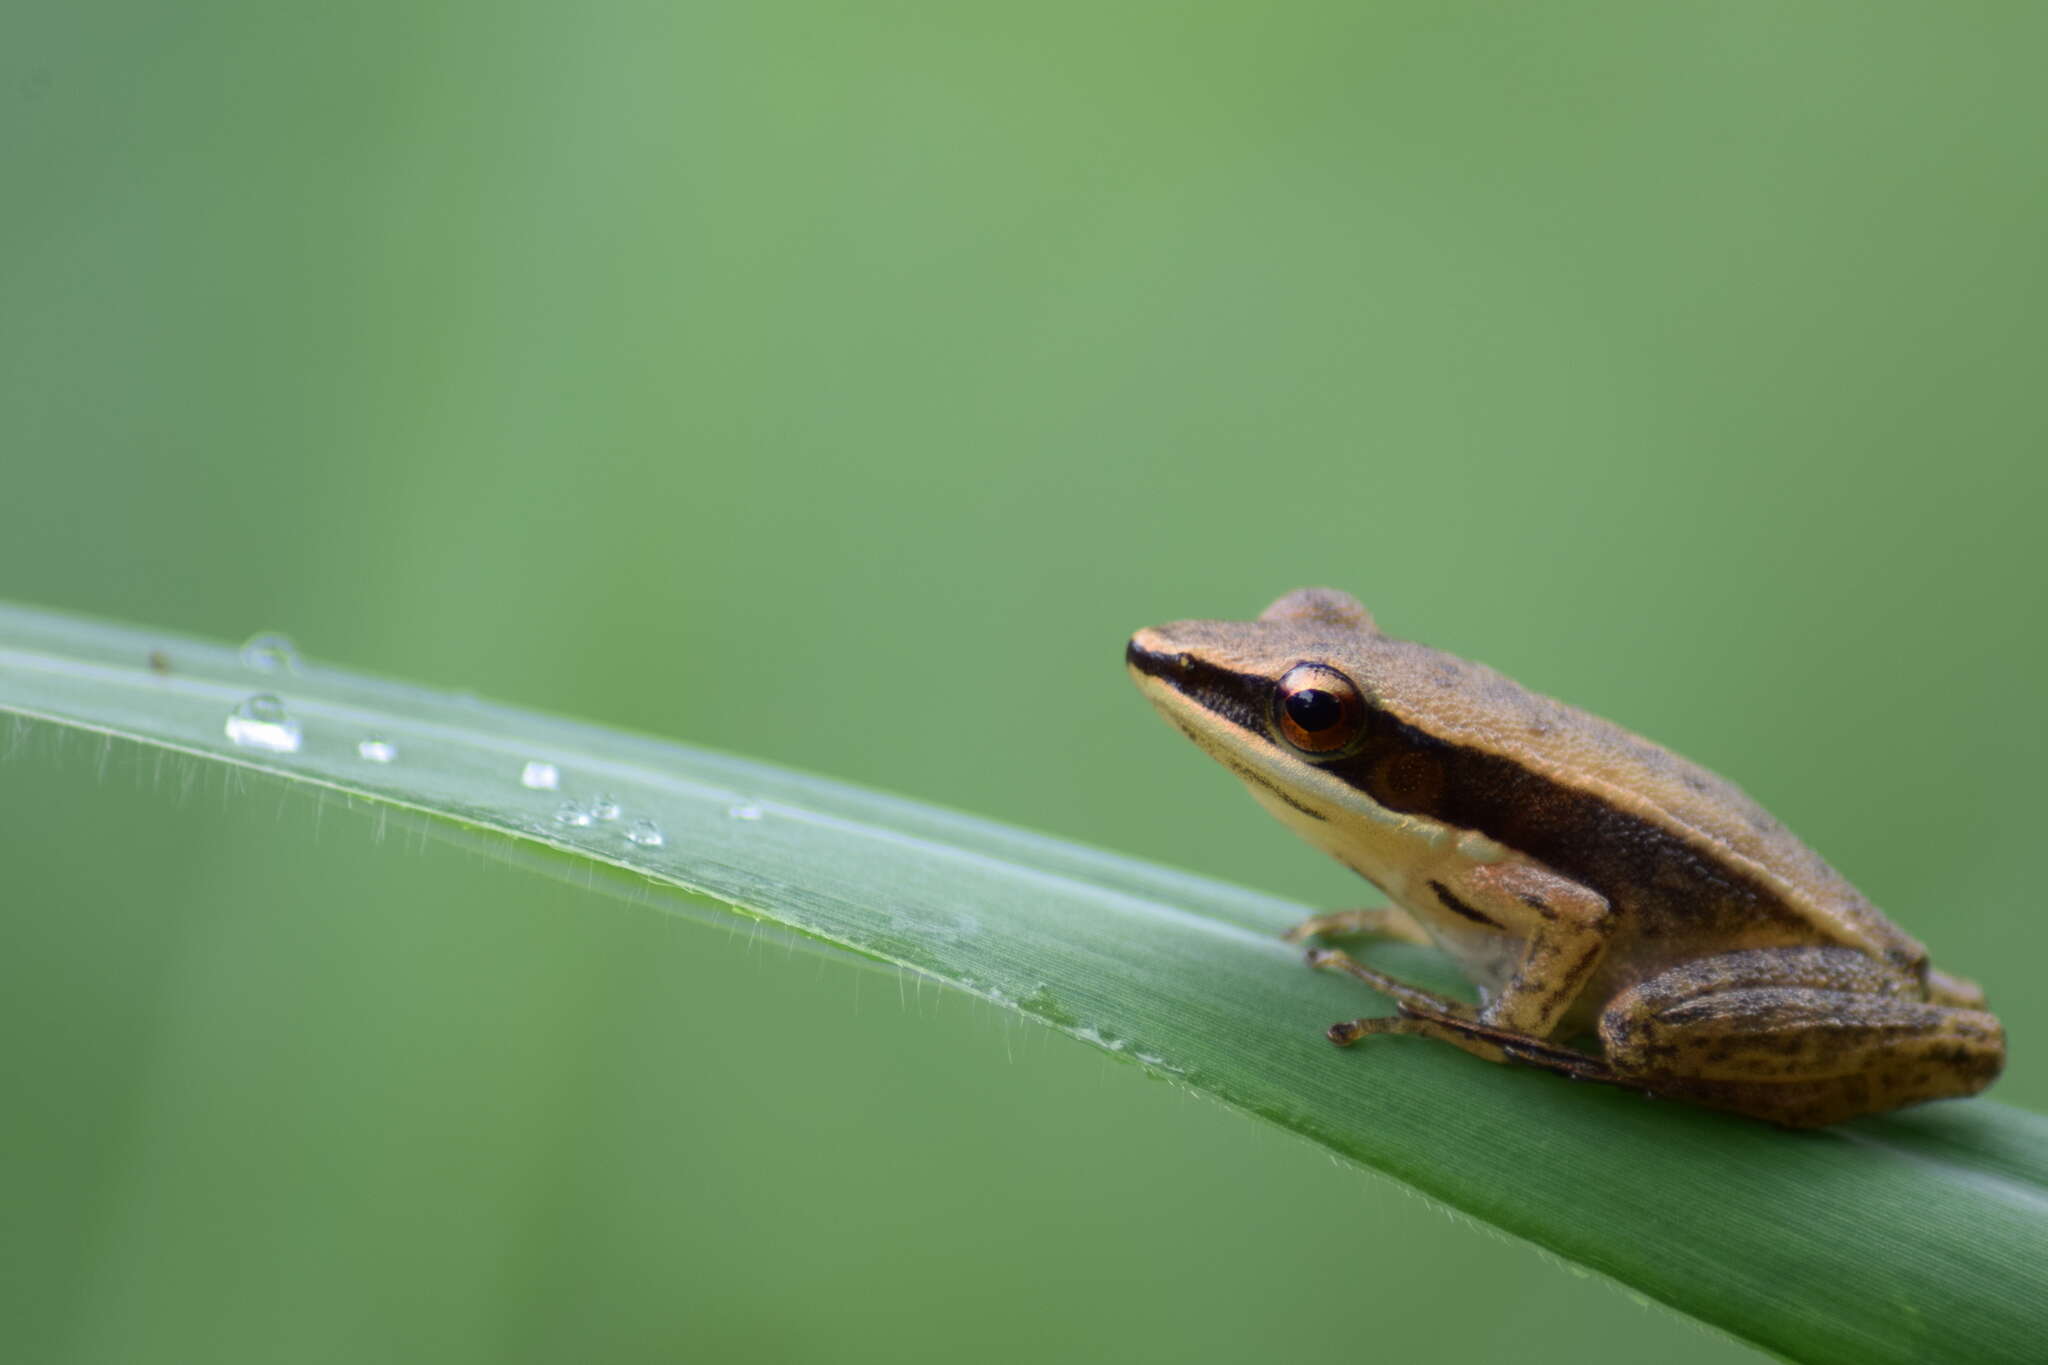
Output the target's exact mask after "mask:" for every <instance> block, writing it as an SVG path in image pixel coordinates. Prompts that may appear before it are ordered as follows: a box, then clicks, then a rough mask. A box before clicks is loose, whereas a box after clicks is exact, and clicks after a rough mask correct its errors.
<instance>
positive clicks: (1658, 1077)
mask: <svg viewBox="0 0 2048 1365" xmlns="http://www.w3.org/2000/svg"><path fill="white" fill-rule="evenodd" d="M1923 994H1925V992H1924V990H1923V988H1922V987H1920V986H1919V984H1918V983H1917V982H1914V981H1911V980H1909V979H1906V978H1902V977H1900V976H1899V975H1897V974H1895V973H1893V972H1891V971H1889V970H1887V969H1886V968H1885V967H1884V966H1883V965H1881V964H1880V963H1878V962H1877V961H1875V960H1873V959H1871V958H1869V957H1866V956H1864V955H1863V954H1861V953H1858V952H1855V951H1853V950H1851V949H1847V948H1759V949H1751V950H1748V951H1744V952H1735V953H1722V954H1719V955H1717V956H1714V957H1709V958H1701V959H1698V960H1696V961H1693V962H1688V963H1684V964H1682V965H1680V966H1677V967H1673V968H1671V969H1669V970H1668V971H1665V972H1662V973H1660V974H1659V975H1657V976H1654V977H1651V978H1650V979H1649V980H1647V981H1644V982H1642V983H1640V984H1639V985H1636V986H1634V987H1632V988H1630V989H1629V990H1626V991H1624V992H1622V993H1621V994H1620V995H1618V996H1616V997H1615V998H1614V999H1613V1000H1612V1001H1611V1002H1610V1003H1609V1004H1608V1006H1607V1009H1606V1010H1605V1012H1604V1013H1603V1014H1602V1015H1601V1018H1600V1039H1601V1042H1602V1044H1603V1047H1604V1050H1605V1052H1606V1060H1607V1063H1608V1065H1609V1067H1611V1068H1612V1070H1613V1073H1614V1079H1615V1080H1616V1081H1618V1082H1619V1083H1620V1084H1622V1085H1627V1086H1631V1087H1634V1088H1637V1089H1641V1090H1647V1091H1649V1092H1650V1093H1652V1094H1656V1095H1668V1096H1671V1097H1673V1098H1676V1099H1683V1100H1688V1101H1691V1102H1692V1103H1694V1104H1704V1105H1708V1106H1711V1107H1713V1108H1716V1109H1730V1110H1734V1111H1735V1112H1737V1113H1742V1114H1748V1115H1750V1116H1751V1117H1754V1118H1760V1119H1766V1120H1769V1121H1770V1122H1772V1123H1779V1124H1783V1125H1785V1126H1787V1127H1791V1128H1816V1127H1820V1126H1821V1125H1823V1124H1829V1123H1839V1122H1841V1121H1842V1120H1843V1119H1849V1118H1854V1117H1856V1116H1857V1115H1859V1114H1874V1113H1882V1112H1884V1111H1885V1110H1888V1109H1896V1108H1899V1107H1900V1106H1902V1105H1907V1104H1918V1103H1920V1102H1921V1101H1923V1100H1936V1099H1947V1098H1951V1097H1953V1096H1957V1095H1973V1094H1975V1093H1976V1092H1977V1091H1979V1090H1982V1089H1983V1088H1984V1087H1985V1086H1987V1085H1989V1084H1991V1082H1992V1081H1993V1080H1995V1079H1996V1078H1997V1076H1998V1073H1999V1071H2000V1070H2001V1069H2002V1068H2003V1067H2004V1065H2005V1032H2004V1030H2003V1029H2002V1028H2001V1027H2000V1025H1999V1022H1998V1020H1997V1019H1996V1018H1995V1017H1994V1016H1992V1015H1990V1014H1987V1013H1985V1012H1984V1011H1983V1010H1978V1009H1971V1008H1968V1007H1966V1006H1960V1005H1951V1004H1944V1003H1938V1002H1936V1001H1931V1000H1927V999H1923V998H1921V997H1922V996H1923Z"/></svg>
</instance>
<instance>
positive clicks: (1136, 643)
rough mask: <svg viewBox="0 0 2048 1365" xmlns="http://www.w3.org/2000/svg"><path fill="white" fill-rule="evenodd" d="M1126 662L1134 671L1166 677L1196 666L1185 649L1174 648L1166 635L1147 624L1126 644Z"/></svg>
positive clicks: (1152, 676) (1149, 676)
mask: <svg viewBox="0 0 2048 1365" xmlns="http://www.w3.org/2000/svg"><path fill="white" fill-rule="evenodd" d="M1124 664H1125V665H1126V666H1127V667H1128V668H1129V669H1130V670H1131V671H1132V672H1133V673H1139V674H1143V675H1144V676H1145V677H1148V678H1165V677H1170V676H1174V675H1176V674H1184V673H1187V672H1188V671H1190V670H1191V669H1193V668H1194V666H1195V661H1194V657H1193V656H1192V655H1190V654H1188V653H1187V652H1186V651H1185V650H1180V649H1176V648H1174V645H1173V641H1172V640H1171V639H1169V638H1168V637H1167V636H1166V635H1164V634H1162V633H1161V632H1159V631H1157V630H1155V629H1153V628H1152V627H1150V626H1147V627H1146V628H1145V629H1143V630H1141V631H1139V632H1138V633H1137V634H1136V635H1133V636H1132V637H1131V642H1130V643H1129V644H1127V645H1125V646H1124Z"/></svg>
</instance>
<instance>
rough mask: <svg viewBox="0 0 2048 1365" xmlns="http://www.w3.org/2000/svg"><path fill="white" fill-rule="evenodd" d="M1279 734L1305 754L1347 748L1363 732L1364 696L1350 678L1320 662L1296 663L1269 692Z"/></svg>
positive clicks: (1328, 752)
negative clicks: (1277, 686) (1276, 687)
mask: <svg viewBox="0 0 2048 1365" xmlns="http://www.w3.org/2000/svg"><path fill="white" fill-rule="evenodd" d="M1273 717H1274V721H1275V723H1276V724H1277V725H1278V726H1279V729H1280V734H1281V737H1282V738H1284V739H1285V740H1286V741H1287V742H1288V743H1289V744H1292V745H1293V746H1294V747H1295V748H1297V749H1299V750H1301V751H1302V752H1303V753H1306V754H1319V755H1328V754H1334V753H1337V752H1339V751H1340V750H1343V749H1348V748H1350V747H1351V746H1352V745H1353V744H1355V743H1357V742H1358V740H1359V739H1360V737H1361V736H1363V735H1364V734H1365V723H1366V717H1367V713H1366V709H1365V698H1364V697H1363V696H1362V695H1360V693H1359V691H1358V688H1357V687H1356V686H1355V685H1354V684H1353V683H1352V681H1351V679H1349V678H1347V677H1345V676H1344V675H1343V674H1342V673H1339V672H1338V671H1337V670H1336V669H1334V668H1327V667H1325V666H1324V665H1322V664H1296V665H1295V666H1294V667H1292V668H1290V669H1288V670H1287V675H1286V676H1285V677H1283V678H1281V679H1280V687H1279V690H1278V691H1276V692H1275V693H1274V694H1273Z"/></svg>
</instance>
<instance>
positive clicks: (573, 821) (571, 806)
mask: <svg viewBox="0 0 2048 1365" xmlns="http://www.w3.org/2000/svg"><path fill="white" fill-rule="evenodd" d="M590 818H591V817H590V810H589V808H588V807H585V806H579V805H577V804H576V803H575V802H574V801H564V802H563V803H562V804H561V805H559V806H557V807H555V819H556V821H557V822H558V823H560V824H564V825H575V826H577V827H578V828H581V827H582V826H584V825H587V824H589V823H590Z"/></svg>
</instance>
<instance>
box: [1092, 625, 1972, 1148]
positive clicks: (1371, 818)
mask: <svg viewBox="0 0 2048 1365" xmlns="http://www.w3.org/2000/svg"><path fill="white" fill-rule="evenodd" d="M1126 659H1127V662H1128V664H1129V668H1130V671H1131V675H1132V677H1133V678H1134V679H1135V680H1136V682H1137V684H1138V687H1139V688H1140V690H1142V691H1143V692H1144V694H1145V695H1146V697H1147V698H1148V699H1150V700H1151V702H1152V703H1153V705H1154V706H1156V707H1158V708H1159V710H1160V711H1161V712H1162V713H1163V714H1164V715H1165V716H1166V718H1167V719H1168V720H1170V721H1172V722H1173V723H1174V724H1175V725H1176V726H1178V727H1179V728H1180V729H1181V730H1182V731H1183V732H1184V733H1185V734H1186V735H1187V736H1188V738H1190V739H1192V740H1193V741H1194V742H1195V743H1196V744H1198V745H1200V746H1201V747H1202V748H1203V749H1205V750H1206V751H1208V753H1209V754H1210V755H1211V756H1212V757H1214V758H1215V759H1217V760H1218V761H1219V762H1221V763H1222V764H1223V765H1224V766H1225V767H1227V768H1229V769H1230V770H1231V771H1232V772H1234V773H1236V774H1237V775H1238V777H1240V778H1241V779H1243V781H1244V783H1245V785H1246V786H1247V787H1248V788H1249V789H1250V791H1251V794H1252V795H1253V796H1254V797H1256V798H1257V799H1258V801H1259V803H1260V804H1261V805H1263V806H1265V807H1266V809H1267V810H1269V811H1271V812H1272V813H1273V814H1274V815H1275V816H1277V817H1279V819H1280V820H1281V821H1283V822H1284V823H1285V824H1287V825H1288V826H1289V827H1290V828H1292V829H1293V830H1294V831H1295V832H1296V833H1298V834H1300V835H1301V836H1302V837H1304V838H1306V839H1307V840H1308V841H1309V842H1310V843H1312V844H1315V845H1316V846H1317V847H1319V848H1321V849H1323V850H1324V851H1326V852H1328V853H1330V854H1332V855H1333V856H1335V857H1336V858H1337V859H1338V860H1339V861H1340V862H1342V863H1344V864H1345V865H1346V866H1348V867H1350V868H1351V869H1352V870H1353V871H1355V872H1357V873H1358V874H1359V875H1360V876H1362V877H1364V878H1366V880H1368V881H1370V882H1372V883H1373V884H1374V885H1375V886H1377V887H1379V888H1380V889H1381V890H1382V891H1384V892H1385V893H1386V894H1387V896H1388V897H1389V899H1391V900H1392V901H1393V904H1392V905H1391V906H1384V907H1379V908H1376V909H1370V910H1352V911H1344V912H1340V913H1337V914H1330V915H1321V916H1318V917H1316V918H1314V919H1311V920H1309V921H1308V922H1306V923H1305V924H1303V925H1301V926H1299V927H1298V928H1297V929H1296V930H1295V931H1294V932H1293V934H1292V935H1291V936H1292V937H1296V938H1308V937H1310V936H1316V935H1337V934H1378V935H1384V936H1389V937H1393V938H1399V939H1406V940H1409V941H1412V942H1416V943H1423V944H1430V945H1434V946H1435V947H1438V948H1440V949H1442V950H1443V951H1444V952H1446V953H1448V954H1449V955H1450V956H1451V957H1452V958H1453V959H1455V960H1456V961H1457V963H1458V964H1459V966H1460V967H1461V968H1462V969H1463V971H1464V972H1465V974H1466V975H1467V976H1468V977H1469V978H1470V979H1471V980H1472V982H1473V984H1474V985H1475V986H1476V987H1477V988H1478V992H1479V996H1480V998H1481V1000H1482V1001H1483V1002H1484V1003H1483V1004H1482V1005H1481V1006H1480V1007H1478V1008H1476V1009H1475V1008H1473V1007H1472V1006H1470V1005H1467V1004H1465V1003H1463V1002H1462V1001H1458V1000H1453V999H1450V998H1447V997H1445V996H1442V995H1438V994H1435V993H1433V992H1430V991H1426V990H1422V989H1419V988H1417V987H1415V986H1412V985H1408V984H1406V983H1403V982H1401V981H1397V980H1394V979H1393V978H1391V977H1389V976H1387V975H1386V974H1385V973H1383V972H1380V971H1378V970H1376V969H1374V968H1372V967H1370V966H1368V965H1366V964H1364V963H1361V962H1358V961H1356V960H1354V959H1353V958H1352V957H1351V956H1349V955H1348V954H1346V953H1344V952H1342V951H1339V950H1337V949H1334V948H1327V947H1318V948H1316V949H1313V950H1312V951H1311V952H1310V953H1309V961H1310V963H1311V965H1314V966H1319V967H1328V968H1332V969H1336V970H1341V971H1344V972H1347V973H1349V974H1350V975H1352V976H1355V977H1357V978H1358V979H1359V980H1361V981H1363V982H1365V983H1366V984H1367V985H1369V986H1371V987H1373V988H1374V989H1375V990H1378V991H1380V992H1382V993H1384V994H1386V995H1388V996H1391V997H1392V998H1393V1000H1394V1001H1395V1003H1396V1005H1397V1006H1398V1007H1399V1013H1398V1014H1395V1015H1392V1016H1389V1017H1384V1018H1368V1019H1354V1020H1350V1021H1348V1022H1345V1023H1340V1024H1336V1025H1333V1026H1332V1027H1331V1028H1330V1030H1329V1036H1330V1039H1331V1041H1333V1042H1336V1043H1339V1044H1349V1043H1354V1042H1356V1041H1358V1040H1359V1039H1361V1038H1364V1037H1366V1036H1368V1035H1371V1034H1379V1033H1407V1034H1419V1035H1421V1036H1423V1037H1426V1038H1435V1039H1439V1040H1441V1041H1443V1042H1446V1043H1449V1044H1451V1045H1452V1046H1454V1047H1457V1048H1461V1049H1463V1050H1464V1051H1466V1052H1469V1053H1472V1054H1473V1055H1475V1056H1478V1057H1483V1058H1486V1059H1487V1060H1489V1061H1495V1062H1506V1061H1515V1062H1521V1063H1525V1064H1527V1065H1531V1066H1537V1067H1542V1068H1545V1069H1547V1070H1551V1071H1556V1072H1560V1073H1563V1074H1565V1075H1568V1076H1574V1077H1578V1078H1581V1079H1585V1080H1594V1081H1603V1082H1608V1083H1611V1084H1616V1085H1622V1086H1627V1087H1631V1088H1634V1089H1638V1090H1644V1091H1648V1092H1650V1093H1651V1094H1655V1095H1664V1096H1670V1097H1672V1098H1676V1099H1682V1100H1688V1101H1691V1102H1693V1103H1695V1104H1702V1105H1709V1106H1712V1107H1714V1108H1718V1109H1728V1110H1734V1111H1736V1112H1738V1113H1742V1114H1748V1115H1751V1116H1753V1117H1756V1118H1761V1119H1767V1120H1769V1121H1771V1122H1773V1123H1778V1124H1783V1125H1786V1126H1788V1127H1801V1128H1804V1127H1817V1126H1819V1125H1822V1124H1828V1123H1835V1122H1839V1121H1840V1120H1843V1119H1848V1118H1853V1117H1855V1116H1856V1115H1859V1114H1870V1113H1877V1112H1880V1111H1883V1110H1888V1109H1895V1108H1897V1107H1899V1106H1901V1105H1907V1104H1916V1103H1919V1102H1920V1101H1923V1100H1933V1099H1942V1098H1947V1097H1951V1096H1957V1095H1970V1094H1975V1093H1976V1092H1977V1091H1979V1090H1982V1089H1983V1088H1984V1087H1985V1086H1987V1085H1989V1084H1991V1082H1992V1081H1993V1080H1994V1079H1995V1078H1996V1077H1997V1076H1998V1073H1999V1070H2000V1068H2001V1067H2002V1066H2003V1065H2004V1061H2005V1034H2004V1030H2003V1029H2002V1027H2001V1026H2000V1024H1999V1022H1998V1020H1997V1019H1996V1018H1995V1017H1994V1016H1992V1015H1991V1014H1989V1013H1988V1012H1986V1011H1985V1009H1984V1008H1983V1005H1984V995H1983V992H1982V991H1981V990H1979V989H1978V988H1977V986H1976V985H1975V984H1973V983H1971V982H1969V981H1964V980H1961V979H1959V978H1956V977H1951V976H1948V975H1945V974H1944V973H1942V972H1939V971H1936V970H1934V969H1933V968H1932V966H1931V965H1930V964H1929V962H1928V959H1927V951H1926V949H1924V948H1923V947H1921V945H1920V944H1919V943H1917V942H1915V941H1914V940H1913V939H1912V938H1910V937H1908V936H1907V935H1906V934H1905V933H1904V932H1902V931H1901V930H1900V929H1899V928H1898V927H1897V926H1896V925H1894V924H1893V923H1892V922H1891V921H1890V920H1888V919H1886V918H1885V916H1884V915H1883V913H1882V912H1880V911H1879V910H1878V909H1877V907H1876V906H1874V905H1872V904H1871V903H1870V902H1869V900H1867V899H1865V897H1864V896H1863V895H1862V894H1861V893H1860V892H1858V891H1857V890H1856V888H1855V887H1853V886H1851V885H1850V884H1849V883H1848V882H1847V881H1846V880H1845V879H1844V878H1843V877H1842V876H1841V875H1840V874H1839V873H1837V872H1836V871H1835V870H1834V869H1833V868H1831V867H1829V866H1828V865H1827V864H1826V863H1825V862H1823V861H1822V860H1821V858H1820V857H1819V856H1818V855H1817V854H1815V853H1814V852H1813V851H1812V850H1811V849H1809V848H1807V846H1806V845H1805V844H1803V843H1801V842H1800V841H1799V839H1798V838H1797V837H1795V836H1794V835H1793V834H1792V833H1791V832H1790V831H1788V830H1787V829H1786V828H1785V827H1784V826H1782V825H1780V824H1779V823H1778V822H1777V821H1776V820H1774V819H1773V818H1771V816H1770V815H1769V814H1768V813H1767V812H1766V811H1764V810H1763V808H1762V807H1760V806H1758V805H1757V804H1756V803H1755V802H1754V801H1752V800H1751V799H1750V798H1749V797H1748V796H1746V795H1745V794H1744V793H1743V792H1742V791H1741V790H1740V789H1739V788H1737V787H1736V786H1735V785H1734V784H1733V783H1731V782H1728V781H1727V780H1725V779H1724V778H1721V777H1717V776H1716V775H1714V774H1713V773H1710V772H1708V771H1706V770H1705V769H1703V768H1701V767H1699V766H1697V765H1696V764H1693V763H1689V762H1687V761H1686V760H1685V759H1683V758H1680V757H1679V756H1678V755H1676V754H1674V753H1672V752H1670V751H1669V750H1667V749H1664V748H1660V747H1659V746H1657V745H1655V744H1652V743H1650V742H1648V741H1647V740H1643V739H1640V738H1638V737H1637V736H1635V735H1633V734H1630V733H1629V732H1628V731H1626V730H1624V729H1622V728H1621V727H1619V726H1617V725H1613V724H1611V723H1609V722H1607V721H1604V720H1601V719H1600V718H1598V717H1597V716H1592V715H1588V714H1587V713H1585V712H1583V711H1579V710H1575V709H1574V708H1572V707H1569V706H1566V705H1564V704H1563V703H1561V702H1557V701H1553V700H1551V699H1550V698H1548V697H1543V696H1538V695H1537V694H1535V693H1533V692H1529V691H1527V690H1526V689H1524V688H1522V687H1521V686H1519V685H1517V684H1516V683H1515V682H1513V681H1512V680H1510V679H1508V678H1505V677H1503V676H1502V675H1500V674H1499V673H1496V672H1494V671H1493V670H1492V669H1490V668H1486V667H1484V666H1483V665H1480V664H1475V663H1470V662H1467V661H1466V660H1464V659H1460V658H1457V657H1455V656H1453V655H1449V654H1445V653H1442V652H1441V651H1439V650H1434V649H1430V648H1428V647H1427V646H1425V645H1419V644H1414V643H1411V642H1409V641H1405V640H1396V639H1392V638H1390V637H1388V636H1386V635H1382V634H1381V633H1380V632H1379V630H1378V629H1377V627H1375V625H1374V624H1373V620H1372V617H1371V616H1370V615H1369V614H1368V613H1367V612H1366V610H1365V608H1364V607H1363V606H1361V605H1359V603H1358V602H1357V601H1355V600H1353V599H1352V598H1350V597H1348V596H1346V595H1345V594H1343V593H1340V592H1335V591H1333V590H1330V589H1327V588H1305V589H1302V590H1300V591H1298V592H1292V593H1289V594H1287V595H1286V596H1285V597H1282V598H1281V599H1280V600H1279V601H1277V602H1275V603H1274V604H1273V605H1272V606H1271V607H1269V608H1267V609H1266V611H1265V612H1264V613H1263V614H1261V615H1260V617H1259V619H1258V620H1256V621H1246V622H1239V621H1179V622H1175V623H1174V624H1172V625H1166V626H1159V627H1155V628H1153V629H1149V630H1141V631H1139V632H1138V633H1137V634H1136V635H1134V636H1132V637H1131V641H1130V646H1129V649H1128V650H1127V652H1126ZM1588 1035H1594V1036H1597V1038H1598V1041H1599V1051H1598V1053H1597V1054H1596V1053H1594V1052H1591V1051H1586V1050H1582V1049H1580V1048H1577V1047H1574V1046H1571V1045H1570V1044H1571V1042H1572V1041H1573V1040H1576V1039H1580V1038H1584V1037H1586V1036H1588Z"/></svg>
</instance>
